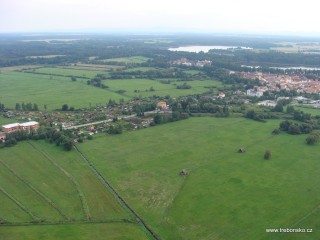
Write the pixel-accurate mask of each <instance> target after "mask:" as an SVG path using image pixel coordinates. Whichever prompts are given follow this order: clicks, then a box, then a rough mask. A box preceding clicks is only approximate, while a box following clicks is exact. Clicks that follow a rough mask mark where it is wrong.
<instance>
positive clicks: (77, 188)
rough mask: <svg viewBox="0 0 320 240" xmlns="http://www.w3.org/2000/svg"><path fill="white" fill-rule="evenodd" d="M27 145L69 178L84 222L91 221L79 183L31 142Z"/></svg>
mask: <svg viewBox="0 0 320 240" xmlns="http://www.w3.org/2000/svg"><path fill="white" fill-rule="evenodd" d="M28 143H29V144H30V145H31V146H32V147H33V148H34V149H35V150H36V151H38V152H39V153H41V154H42V155H43V156H44V157H45V158H46V159H47V160H49V162H50V163H51V164H52V165H54V166H55V167H56V168H58V169H59V170H60V171H61V172H62V173H63V174H64V175H65V176H67V178H69V180H70V181H71V182H72V183H73V184H74V186H75V188H76V190H77V192H78V195H79V198H80V202H81V208H82V211H83V213H84V217H85V219H86V220H89V219H91V214H90V210H89V206H88V203H87V200H86V198H85V196H84V194H83V192H82V191H81V188H80V185H79V183H78V182H77V181H76V180H75V178H74V176H73V175H72V174H71V173H69V172H68V171H66V170H65V169H64V168H63V167H61V166H60V165H59V164H58V163H56V162H55V161H53V159H51V157H50V156H48V155H47V154H46V153H45V152H43V151H42V150H40V149H38V148H37V147H36V146H35V145H33V144H32V143H31V142H29V141H28Z"/></svg>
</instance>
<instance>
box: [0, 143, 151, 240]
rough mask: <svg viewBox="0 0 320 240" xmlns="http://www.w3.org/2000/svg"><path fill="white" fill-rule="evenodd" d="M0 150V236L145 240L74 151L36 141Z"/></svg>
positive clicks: (131, 218) (137, 227)
mask: <svg viewBox="0 0 320 240" xmlns="http://www.w3.org/2000/svg"><path fill="white" fill-rule="evenodd" d="M0 151H1V156H0V199H1V205H0V220H1V221H2V222H4V223H9V225H7V224H6V225H2V226H1V225H0V239H21V240H22V239H88V236H92V237H93V236H94V237H95V238H96V239H106V238H105V237H106V236H109V237H110V238H108V239H137V237H138V238H139V239H147V236H146V233H145V232H144V231H143V230H142V228H141V227H140V225H138V224H136V223H134V217H133V216H131V214H130V213H129V212H127V211H126V210H125V209H124V207H122V206H121V205H120V203H119V202H118V201H117V200H116V199H115V197H114V196H113V195H112V194H111V193H110V192H109V189H107V188H106V187H105V186H104V185H103V184H102V183H101V182H100V180H99V178H98V177H97V176H96V175H95V174H94V173H93V172H92V171H91V169H90V168H89V166H88V165H87V164H86V163H85V162H84V161H83V160H82V158H81V156H80V155H79V154H77V153H76V152H75V151H71V152H68V153H66V152H65V151H63V150H61V149H60V148H57V147H55V146H53V145H50V144H49V143H45V142H41V141H39V142H35V141H33V142H30V143H28V142H21V143H19V144H18V145H17V146H15V147H14V148H4V149H1V150H0ZM26 153H28V154H26ZM124 220H125V221H124ZM130 222H132V223H130ZM120 229H124V230H125V231H121V230H120Z"/></svg>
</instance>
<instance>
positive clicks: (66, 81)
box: [0, 72, 128, 110]
mask: <svg viewBox="0 0 320 240" xmlns="http://www.w3.org/2000/svg"><path fill="white" fill-rule="evenodd" d="M0 86H1V88H0V95H1V100H0V101H1V102H2V103H4V104H5V106H7V107H9V108H14V107H15V104H16V103H22V102H25V103H28V102H31V103H36V104H38V106H39V109H40V110H41V109H43V106H44V104H47V107H48V110H54V109H61V106H62V105H63V104H65V103H66V104H68V105H69V106H73V107H75V108H82V107H89V106H90V105H92V106H94V105H95V104H99V105H101V104H102V105H105V104H106V102H107V101H108V100H109V99H113V100H116V101H119V100H120V99H121V98H123V99H125V100H128V98H127V97H124V96H121V95H119V94H117V93H114V92H112V91H109V90H108V89H101V88H97V87H93V86H88V85H87V83H86V80H85V79H78V80H77V81H76V82H72V81H71V79H70V78H69V77H60V76H48V75H40V74H31V73H19V72H13V73H7V74H0Z"/></svg>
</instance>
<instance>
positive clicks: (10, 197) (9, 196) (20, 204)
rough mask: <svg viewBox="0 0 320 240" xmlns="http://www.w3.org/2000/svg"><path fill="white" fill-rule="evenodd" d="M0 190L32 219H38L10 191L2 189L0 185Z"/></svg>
mask: <svg viewBox="0 0 320 240" xmlns="http://www.w3.org/2000/svg"><path fill="white" fill-rule="evenodd" d="M0 191H1V192H2V193H3V194H5V195H6V196H7V197H8V198H9V199H10V200H11V201H13V202H14V203H15V204H16V205H17V206H18V207H19V208H20V209H21V210H22V211H24V212H25V213H27V214H28V215H29V216H30V217H31V218H32V219H33V220H40V219H41V218H39V217H38V216H36V215H34V214H33V213H32V212H31V211H29V210H28V208H27V207H25V206H24V205H23V204H22V203H21V202H19V201H18V200H17V199H15V198H14V197H13V196H12V195H11V194H10V193H8V192H7V191H6V190H4V189H3V188H2V187H1V186H0Z"/></svg>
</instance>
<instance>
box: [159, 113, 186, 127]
mask: <svg viewBox="0 0 320 240" xmlns="http://www.w3.org/2000/svg"><path fill="white" fill-rule="evenodd" d="M187 118H189V115H188V114H187V113H183V112H177V111H176V112H172V114H156V115H155V116H154V117H153V123H154V124H155V125H158V124H164V123H168V122H174V121H179V120H183V119H187Z"/></svg>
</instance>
